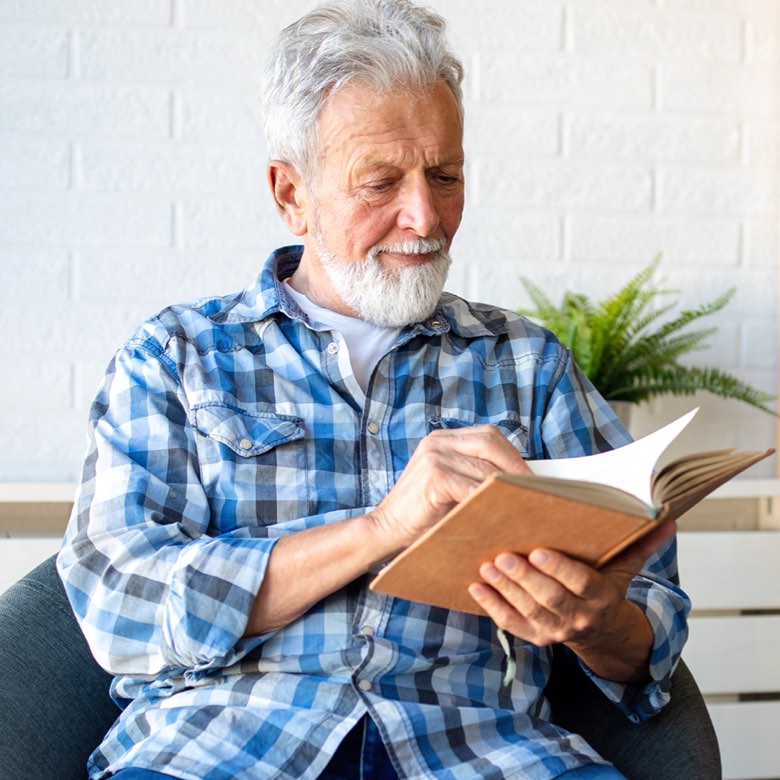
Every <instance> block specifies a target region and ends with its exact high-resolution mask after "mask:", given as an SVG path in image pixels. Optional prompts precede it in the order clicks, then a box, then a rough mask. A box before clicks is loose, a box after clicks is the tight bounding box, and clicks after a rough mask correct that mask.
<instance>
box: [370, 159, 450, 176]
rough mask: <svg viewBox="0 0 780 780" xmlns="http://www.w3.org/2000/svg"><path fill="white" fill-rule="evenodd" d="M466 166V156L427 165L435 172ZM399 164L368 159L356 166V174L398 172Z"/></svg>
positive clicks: (427, 167) (428, 168)
mask: <svg viewBox="0 0 780 780" xmlns="http://www.w3.org/2000/svg"><path fill="white" fill-rule="evenodd" d="M465 164H466V158H465V157H464V156H459V157H448V158H445V159H442V160H438V161H437V162H434V163H433V164H432V165H427V166H426V169H427V170H434V169H436V168H446V167H449V166H452V165H459V166H463V165H465ZM400 167H401V166H399V165H398V164H396V163H394V162H391V161H389V160H383V159H380V158H371V157H369V158H366V159H365V160H361V161H360V162H359V163H358V164H357V165H356V166H355V172H356V173H358V174H366V173H373V172H375V171H392V170H397V169H398V168H400Z"/></svg>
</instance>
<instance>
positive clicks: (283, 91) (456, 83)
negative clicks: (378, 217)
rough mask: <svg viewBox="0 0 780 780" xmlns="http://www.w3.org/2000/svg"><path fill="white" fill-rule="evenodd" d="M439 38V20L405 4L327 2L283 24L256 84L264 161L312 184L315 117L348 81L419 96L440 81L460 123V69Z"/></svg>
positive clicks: (405, 0)
mask: <svg viewBox="0 0 780 780" xmlns="http://www.w3.org/2000/svg"><path fill="white" fill-rule="evenodd" d="M445 33H446V22H445V21H444V19H443V18H442V17H441V16H439V15H438V14H436V13H434V12H432V11H429V10H427V9H424V8H421V7H419V6H417V5H415V4H414V3H412V2H410V1H409V0H333V2H330V3H325V4H323V5H321V6H319V7H318V8H316V9H315V10H314V11H312V12H311V13H309V14H306V15H305V16H303V17H302V18H301V19H299V20H298V21H297V22H294V23H293V24H291V25H290V26H289V27H287V28H286V29H285V30H283V31H282V33H281V35H280V36H279V38H278V40H277V42H276V45H275V46H274V48H273V50H272V51H271V55H270V57H269V60H268V65H267V68H266V73H265V79H264V85H263V100H264V107H265V135H266V142H267V145H268V153H269V156H270V158H271V159H275V160H281V161H284V162H288V163H291V164H292V165H294V166H295V167H296V168H297V169H298V170H299V172H300V173H301V174H302V175H303V176H304V177H305V178H306V179H307V180H309V182H313V180H314V178H315V175H316V172H317V170H318V161H319V134H318V120H319V116H320V111H321V110H322V107H323V105H324V103H325V101H326V100H327V99H328V98H330V97H331V96H333V95H335V94H336V93H337V92H338V91H339V90H341V89H342V88H344V87H345V86H347V85H348V84H350V83H351V82H353V81H359V82H361V83H365V84H366V85H367V86H368V87H370V88H372V89H375V90H377V91H379V92H390V91H392V90H395V89H398V88H404V89H409V90H413V91H420V92H423V93H424V92H425V91H427V90H430V89H431V88H432V87H433V86H434V85H435V84H437V83H438V82H440V81H443V82H444V83H445V84H446V85H447V86H448V87H449V88H450V90H451V91H452V94H453V96H454V97H455V100H456V103H457V105H458V110H459V112H460V114H461V118H462V116H463V95H462V91H461V82H462V80H463V66H462V64H461V62H460V60H459V59H458V58H457V57H456V56H455V55H454V54H453V53H452V52H451V51H450V49H449V46H448V43H447V40H446V34H445Z"/></svg>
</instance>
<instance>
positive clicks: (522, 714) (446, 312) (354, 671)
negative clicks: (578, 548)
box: [59, 0, 688, 780]
mask: <svg viewBox="0 0 780 780" xmlns="http://www.w3.org/2000/svg"><path fill="white" fill-rule="evenodd" d="M461 76H462V69H461V65H460V63H459V62H458V60H457V59H456V58H455V57H454V56H453V55H452V54H451V53H450V51H449V50H448V48H447V46H446V42H445V39H444V23H443V21H442V20H441V18H440V17H438V16H436V15H434V14H432V13H430V12H427V11H424V10H422V9H420V8H418V7H416V6H414V5H412V4H411V3H410V2H407V0H352V1H345V2H334V3H333V4H332V5H329V6H323V7H321V8H320V9H318V10H316V11H314V12H313V13H311V14H309V15H307V16H306V17H304V18H303V19H301V20H300V21H299V22H298V23H296V24H294V25H292V26H291V27H289V28H288V29H287V30H285V31H284V32H283V34H282V35H281V38H280V40H279V42H278V44H277V47H276V49H275V50H274V52H273V56H272V58H271V63H270V66H269V72H268V77H267V85H266V86H267V88H266V108H267V121H266V128H267V135H268V144H269V151H270V155H271V157H272V162H271V163H270V164H269V166H268V179H269V183H270V187H271V192H272V194H273V197H274V200H275V203H276V206H277V208H278V210H279V213H280V215H281V217H282V219H283V220H284V222H285V224H286V225H287V227H288V228H289V230H290V231H291V232H292V233H293V234H295V235H296V236H300V238H301V241H302V247H301V246H295V247H287V248H283V249H278V250H276V251H275V252H274V253H273V254H272V255H271V257H270V258H269V260H268V261H267V263H266V265H265V267H264V268H263V270H262V272H261V274H260V278H259V280H258V282H257V284H256V285H254V286H252V287H251V288H249V289H247V290H245V291H244V292H242V293H240V294H237V295H234V296H228V297H224V298H213V299H210V300H205V301H200V302H198V303H196V304H192V305H181V306H173V307H171V308H168V309H166V310H164V311H163V312H161V313H160V314H159V315H157V316H156V317H154V318H152V319H151V320H149V321H148V322H147V323H145V324H143V325H142V326H141V327H140V328H139V329H138V330H137V331H136V333H135V334H134V335H133V336H132V338H130V339H129V340H128V341H127V343H126V344H125V345H124V347H123V348H122V349H120V350H119V352H118V353H117V354H116V356H115V358H114V360H113V361H112V363H111V364H110V366H109V369H108V371H107V375H106V379H105V383H104V385H103V387H102V389H101V390H100V392H99V395H98V397H97V399H96V401H95V404H94V406H93V408H92V413H91V427H90V435H91V445H90V450H89V453H88V456H87V458H86V463H85V467H84V475H83V481H82V485H81V489H80V492H79V496H78V500H77V505H76V509H75V510H74V516H73V518H72V520H71V524H70V526H69V530H68V533H67V536H66V540H65V543H64V546H63V549H62V552H61V554H60V556H59V569H60V572H61V575H62V577H63V580H64V582H65V584H66V588H67V590H68V593H69V597H70V599H71V602H72V604H73V607H74V610H75V612H76V614H77V616H78V618H79V620H80V622H81V625H82V627H83V630H84V632H85V634H86V636H87V638H88V640H89V643H90V645H91V647H92V650H93V653H94V654H95V656H96V658H97V659H98V660H99V662H100V663H101V664H102V665H103V666H104V667H105V668H106V669H108V670H109V671H110V672H112V673H113V674H115V675H116V678H115V683H114V689H113V693H114V695H115V697H116V698H117V700H118V701H120V702H121V703H122V704H123V706H124V710H123V712H122V714H121V717H120V718H119V719H118V721H117V723H116V724H115V726H114V728H113V729H112V730H111V731H110V732H109V734H108V735H107V736H106V738H105V740H104V742H103V744H102V745H101V746H100V747H99V748H98V750H97V751H96V752H95V753H94V755H93V756H92V758H91V761H90V773H91V777H92V778H104V777H114V776H116V777H119V778H121V779H122V780H124V779H126V778H134V777H135V778H138V777H157V776H160V774H159V773H162V775H163V776H165V777H174V778H191V779H193V780H194V779H196V778H240V779H244V778H246V779H247V780H248V779H249V778H315V777H323V778H350V777H366V778H394V777H407V778H477V777H479V778H510V777H512V778H516V777H528V778H553V777H560V776H563V775H565V776H566V777H569V778H575V777H576V778H585V777H604V778H607V777H622V775H620V773H618V772H617V771H616V770H614V769H613V768H611V767H609V766H607V765H606V764H605V762H604V760H603V759H601V758H600V757H599V756H598V755H597V754H596V753H595V752H594V751H593V750H592V749H591V748H590V747H589V746H588V745H587V744H586V743H585V742H584V740H582V739H581V738H580V737H578V736H576V735H573V734H569V733H567V732H565V731H563V730H562V729H560V728H558V727H556V726H553V725H552V724H551V723H549V722H547V720H546V718H547V717H548V715H549V712H548V710H549V708H548V706H547V704H546V702H545V699H544V696H543V689H544V686H545V683H546V681H547V677H548V673H549V668H550V648H551V646H552V645H553V644H556V643H562V644H563V645H565V646H566V647H567V648H568V651H569V652H571V653H573V654H574V655H575V656H576V657H577V658H578V659H579V662H580V663H581V665H582V666H583V668H584V669H585V670H586V671H587V673H588V674H589V675H591V676H592V678H593V680H594V681H595V683H596V684H597V685H598V686H600V687H601V688H602V689H603V690H604V693H605V695H606V696H608V697H609V698H610V699H611V700H613V701H614V702H615V704H616V706H618V707H621V708H623V710H624V711H625V712H626V714H627V715H628V716H629V717H631V718H633V719H635V720H637V721H639V720H643V719H645V718H647V717H648V716H650V715H652V714H653V713H654V712H656V711H657V710H658V709H659V708H660V707H662V706H663V704H664V703H665V701H666V700H667V699H668V694H667V693H666V691H667V690H668V684H669V679H670V675H671V673H672V671H673V669H674V666H675V664H676V661H677V659H678V657H679V653H680V651H681V648H682V645H683V643H684V641H685V633H686V628H685V619H686V612H687V609H688V603H687V599H686V597H685V595H684V594H683V593H682V592H681V591H680V590H679V589H678V588H677V587H675V586H674V585H673V584H672V582H671V580H673V578H674V574H675V572H674V567H675V557H674V543H673V533H674V529H673V527H670V526H668V525H666V526H664V527H662V528H661V529H660V530H659V531H658V532H656V533H655V535H654V536H652V537H650V538H649V539H648V540H647V541H646V542H644V543H641V545H640V546H638V547H636V548H634V549H633V550H632V551H631V552H630V553H629V554H626V555H624V556H623V557H622V558H620V559H619V560H617V561H616V562H614V563H612V564H610V565H609V566H607V567H606V568H604V569H602V570H600V571H596V570H593V569H590V568H589V567H587V566H585V565H583V564H581V563H578V562H577V561H575V560H572V559H569V558H567V557H565V556H563V555H561V554H560V553H556V552H555V551H553V550H536V551H534V552H532V553H531V554H530V555H529V556H528V557H527V558H524V557H521V556H518V555H515V554H512V553H511V551H508V552H507V553H503V554H501V555H499V556H498V557H497V558H496V560H494V561H485V563H484V565H483V567H482V570H481V575H482V578H483V580H482V581H481V582H479V583H473V584H472V585H471V588H470V593H471V596H472V597H473V598H474V599H475V600H476V601H477V602H478V603H479V604H480V605H481V606H482V607H483V608H484V610H485V611H486V612H487V613H488V614H489V615H490V618H486V617H478V616H476V615H470V614H464V613H459V612H454V611H447V610H443V609H439V608H433V607H430V606H427V605H425V604H418V603H413V602H408V601H404V600H401V599H393V598H391V597H388V596H385V595H382V594H380V593H375V592H372V591H370V590H369V589H368V588H367V583H368V581H369V579H370V576H371V573H372V572H375V571H376V570H377V569H378V567H380V566H381V565H382V563H383V562H385V561H387V560H388V559H390V558H392V557H393V556H394V555H395V554H397V553H398V552H399V551H401V550H403V549H404V548H405V547H407V546H408V545H409V544H410V543H411V542H412V541H414V540H415V539H416V538H417V537H418V536H419V535H420V534H421V533H422V532H423V531H424V530H425V529H427V528H428V527H430V526H431V524H432V523H434V522H436V521H437V520H438V519H439V518H441V517H442V516H443V514H444V513H445V512H446V511H447V510H449V509H450V508H451V507H452V506H453V505H454V504H455V503H457V502H458V501H459V500H460V499H462V498H463V497H465V496H466V495H468V493H469V492H470V491H472V490H473V489H474V488H475V487H476V486H477V485H478V484H479V482H480V481H481V480H482V479H483V478H484V477H486V476H487V475H489V474H491V473H492V472H494V471H496V470H507V471H523V470H525V469H527V466H526V465H525V459H527V458H548V457H566V456H575V455H585V454H589V453H592V452H597V451H601V450H604V449H608V448H610V447H613V446H617V445H620V444H623V443H625V442H626V440H627V439H626V434H625V432H624V431H623V429H622V428H621V427H620V425H619V423H617V422H616V420H615V418H614V416H613V415H612V413H611V412H610V410H609V408H608V406H607V405H606V404H605V402H604V401H603V400H602V399H601V398H600V397H599V396H598V394H597V393H596V392H595V391H594V389H593V388H592V387H591V386H590V385H589V384H588V382H587V380H585V379H584V378H583V376H582V374H581V373H580V372H579V371H578V369H577V368H576V366H574V365H573V364H572V361H571V356H570V354H569V352H568V351H567V350H566V349H565V348H563V347H562V346H561V345H560V344H559V343H558V342H557V340H556V339H555V338H554V337H553V336H552V335H551V334H550V333H547V332H545V331H543V330H541V329H540V328H538V327H535V326H533V325H532V324H531V323H529V322H527V321H525V320H524V319H522V318H520V317H518V316H516V315H514V314H511V313H509V312H505V311H500V310H497V309H495V308H492V307H488V306H484V305H480V304H472V303H467V302H466V301H464V300H462V299H460V298H457V297H455V296H453V295H449V294H446V293H442V287H443V284H444V281H445V278H446V275H447V270H448V266H449V264H450V259H449V255H448V251H449V248H450V245H451V243H452V240H453V237H454V236H455V233H456V231H457V229H458V225H459V223H460V219H461V213H462V210H463V201H464V173H463V170H464V155H463V148H462V144H461V138H462V129H463V109H462V103H461V90H460V82H461ZM518 511H522V508H520V509H519V510H518ZM648 557H649V561H648V563H647V564H645V568H644V569H643V568H642V567H643V563H644V561H645V559H646V558H648ZM491 618H492V619H491ZM497 626H498V627H500V628H502V629H504V631H505V632H507V633H508V634H510V635H511V640H510V641H511V642H512V648H511V653H512V655H513V657H514V660H515V661H516V664H517V672H516V675H515V677H514V679H513V680H512V681H511V683H510V684H509V685H507V686H504V685H502V677H503V675H504V672H505V665H506V660H507V659H506V657H505V654H504V652H503V650H502V648H501V645H500V643H499V641H498V640H497V633H496V627H497Z"/></svg>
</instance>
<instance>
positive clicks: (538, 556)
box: [528, 550, 550, 566]
mask: <svg viewBox="0 0 780 780" xmlns="http://www.w3.org/2000/svg"><path fill="white" fill-rule="evenodd" d="M528 560H529V561H531V563H532V564H533V565H534V566H545V565H546V564H547V563H548V561H549V560H550V556H549V555H548V554H547V553H546V552H545V551H544V550H532V551H531V554H530V555H529V556H528Z"/></svg>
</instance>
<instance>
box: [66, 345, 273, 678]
mask: <svg viewBox="0 0 780 780" xmlns="http://www.w3.org/2000/svg"><path fill="white" fill-rule="evenodd" d="M195 437H196V433H195V432H194V431H193V429H192V426H191V425H190V422H189V420H188V408H187V399H186V397H185V394H184V392H183V390H182V385H181V382H180V379H179V376H178V374H177V368H176V365H175V364H174V363H173V361H171V360H170V359H169V358H168V356H167V355H166V354H165V353H164V351H163V350H162V348H161V347H160V346H159V344H157V343H156V342H154V341H153V340H151V339H138V340H136V341H134V342H130V343H128V345H127V346H126V347H125V348H124V349H123V350H121V351H120V352H119V353H118V354H117V356H116V357H115V358H114V360H113V361H112V363H111V364H110V366H109V368H108V371H107V372H106V376H105V380H104V382H103V385H102V387H101V388H100V390H99V393H98V395H97V397H96V400H95V402H94V404H93V406H92V410H91V413H90V429H89V443H88V452H87V457H86V460H85V465H84V473H83V478H82V483H81V487H80V489H79V491H78V494H77V496H76V501H75V506H74V510H73V515H72V517H71V521H70V524H69V526H68V530H67V532H66V536H65V539H64V542H63V547H62V549H61V551H60V554H59V556H58V568H59V571H60V575H61V577H62V579H63V582H64V584H65V588H66V591H67V593H68V597H69V599H70V601H71V603H72V606H73V608H74V611H75V613H76V616H77V618H78V620H79V621H80V623H81V626H82V630H83V631H84V634H85V636H86V637H87V640H88V642H89V644H90V647H91V649H92V652H93V654H94V655H95V657H96V659H97V660H98V662H99V663H100V664H101V665H102V666H103V667H104V668H105V669H107V670H108V671H109V672H111V673H113V674H120V675H132V676H134V677H143V676H150V677H152V676H154V677H157V676H167V675H178V674H185V675H188V676H190V677H192V678H195V679H197V678H198V677H199V676H203V675H205V674H207V673H208V672H209V670H211V669H216V668H220V667H224V666H228V665H230V664H232V663H234V662H235V661H237V660H239V659H240V658H241V657H242V656H244V655H245V654H246V653H247V652H248V651H249V650H251V649H252V648H254V647H256V646H257V645H258V644H259V643H260V642H262V641H263V637H254V638H251V639H242V636H243V634H244V631H245V629H246V624H247V620H248V615H249V613H250V610H251V607H252V604H253V601H254V599H255V596H256V594H257V591H258V590H259V587H260V585H261V583H262V579H263V576H264V572H265V569H266V566H267V563H268V558H269V555H270V552H271V549H272V548H273V545H274V539H270V538H261V537H260V536H258V535H253V532H252V530H251V529H246V528H239V529H236V530H235V531H233V532H228V533H224V534H217V535H209V526H210V518H211V511H210V507H209V502H208V499H207V496H206V494H205V492H204V490H203V487H202V485H201V482H200V480H199V463H198V454H197V448H196V441H195Z"/></svg>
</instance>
